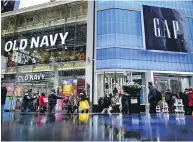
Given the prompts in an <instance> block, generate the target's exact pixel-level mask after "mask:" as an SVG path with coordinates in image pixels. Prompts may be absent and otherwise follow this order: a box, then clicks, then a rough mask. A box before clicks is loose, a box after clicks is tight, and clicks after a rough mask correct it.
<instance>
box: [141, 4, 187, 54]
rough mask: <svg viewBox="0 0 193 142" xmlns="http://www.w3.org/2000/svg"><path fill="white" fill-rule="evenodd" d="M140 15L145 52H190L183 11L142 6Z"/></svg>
mask: <svg viewBox="0 0 193 142" xmlns="http://www.w3.org/2000/svg"><path fill="white" fill-rule="evenodd" d="M142 14H143V28H144V34H145V35H144V40H145V46H146V49H147V50H161V51H171V52H185V53H187V52H190V51H189V49H188V44H187V41H188V40H187V39H188V37H187V29H186V28H187V27H186V17H185V13H184V11H182V10H177V9H170V8H162V7H153V6H145V5H143V13H142Z"/></svg>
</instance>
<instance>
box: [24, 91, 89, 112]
mask: <svg viewBox="0 0 193 142" xmlns="http://www.w3.org/2000/svg"><path fill="white" fill-rule="evenodd" d="M57 99H62V100H63V108H65V109H66V110H67V113H74V112H75V111H76V110H77V112H79V102H80V101H83V100H88V98H87V96H86V91H85V90H83V92H82V93H80V94H79V95H78V96H75V95H69V96H61V95H59V93H58V90H57V91H55V89H51V90H50V93H49V94H48V95H46V94H45V93H41V95H40V96H39V92H37V93H32V89H29V90H27V91H26V92H25V94H24V97H23V100H22V111H23V112H36V111H39V112H40V113H45V112H46V111H48V113H53V112H55V107H56V104H57ZM81 112H86V113H88V110H82V111H81Z"/></svg>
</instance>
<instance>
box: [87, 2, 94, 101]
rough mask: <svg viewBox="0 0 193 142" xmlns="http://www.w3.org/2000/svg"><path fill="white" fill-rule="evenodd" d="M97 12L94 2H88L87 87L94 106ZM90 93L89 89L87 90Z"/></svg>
mask: <svg viewBox="0 0 193 142" xmlns="http://www.w3.org/2000/svg"><path fill="white" fill-rule="evenodd" d="M94 15H95V11H94V1H88V20H87V47H86V86H90V90H89V92H87V94H89V96H90V102H91V104H93V99H94V98H93V96H94V90H93V89H94V79H95V74H94V70H95V68H94V64H95V57H94V49H95V48H94V47H95V41H94V37H95V36H94V35H95V26H94V23H95V16H94ZM86 90H87V91H88V88H87V89H86Z"/></svg>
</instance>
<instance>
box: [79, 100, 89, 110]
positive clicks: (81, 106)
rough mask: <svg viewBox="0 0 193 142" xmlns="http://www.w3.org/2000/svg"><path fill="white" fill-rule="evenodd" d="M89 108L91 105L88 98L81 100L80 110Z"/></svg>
mask: <svg viewBox="0 0 193 142" xmlns="http://www.w3.org/2000/svg"><path fill="white" fill-rule="evenodd" d="M89 108H90V106H89V104H88V100H85V101H81V102H80V110H87V109H89Z"/></svg>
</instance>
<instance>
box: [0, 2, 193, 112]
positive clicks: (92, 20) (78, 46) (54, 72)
mask: <svg viewBox="0 0 193 142" xmlns="http://www.w3.org/2000/svg"><path fill="white" fill-rule="evenodd" d="M192 9H193V2H192V1H178V2H176V1H170V2H168V1H104V0H98V1H72V2H70V1H55V2H49V3H45V4H40V5H37V6H32V7H29V8H22V9H18V10H15V11H14V12H13V11H10V12H5V13H3V14H2V18H1V19H2V22H1V23H2V30H1V33H2V39H1V42H2V49H1V51H2V52H1V59H2V61H1V69H2V71H1V79H2V83H4V84H5V85H6V86H7V88H8V94H9V96H11V97H12V98H13V99H14V100H17V99H18V98H19V99H21V98H22V96H23V92H24V91H25V89H29V88H32V89H33V90H34V92H36V91H40V92H46V93H48V92H49V89H50V88H60V93H61V95H69V94H79V93H80V92H81V91H82V90H83V89H86V91H87V94H88V95H89V97H90V102H91V104H94V105H97V104H98V99H99V97H100V96H104V92H105V90H106V84H108V93H112V92H113V89H114V87H115V86H117V87H120V88H121V86H122V85H123V84H124V83H125V82H130V81H133V82H136V83H138V84H141V85H144V86H145V88H144V89H143V90H142V91H141V98H140V100H141V106H142V108H143V109H142V111H144V106H145V105H146V104H147V95H148V86H147V83H148V81H153V82H154V85H155V86H156V87H157V88H158V89H159V90H160V91H161V92H162V93H164V92H165V91H166V90H167V89H171V91H172V92H173V93H176V94H177V93H179V92H181V91H183V90H184V89H185V88H189V87H192V86H193V10H192ZM15 102H16V101H15Z"/></svg>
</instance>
